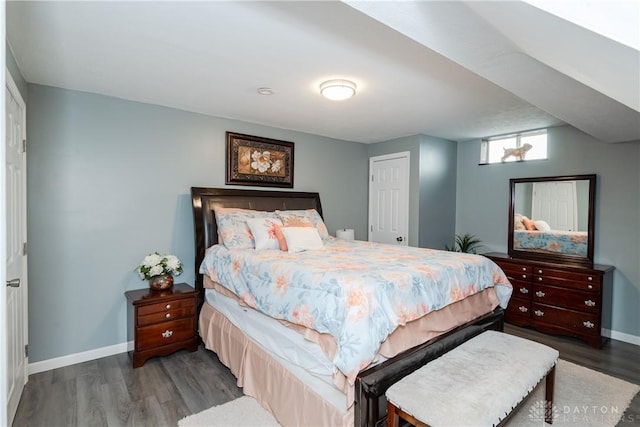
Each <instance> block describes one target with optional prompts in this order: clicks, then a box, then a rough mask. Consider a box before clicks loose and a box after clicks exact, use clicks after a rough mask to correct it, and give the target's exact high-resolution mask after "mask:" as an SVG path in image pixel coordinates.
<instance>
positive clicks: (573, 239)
mask: <svg viewBox="0 0 640 427" xmlns="http://www.w3.org/2000/svg"><path fill="white" fill-rule="evenodd" d="M587 237H588V236H587V233H586V232H584V231H559V230H552V231H538V230H533V231H529V230H515V231H514V232H513V248H514V249H531V250H538V251H544V252H553V253H562V254H568V255H577V256H581V257H586V256H587V240H588V239H587Z"/></svg>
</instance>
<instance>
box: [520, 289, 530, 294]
mask: <svg viewBox="0 0 640 427" xmlns="http://www.w3.org/2000/svg"><path fill="white" fill-rule="evenodd" d="M520 293H521V294H528V293H529V289H527V288H520Z"/></svg>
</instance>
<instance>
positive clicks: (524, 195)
mask: <svg viewBox="0 0 640 427" xmlns="http://www.w3.org/2000/svg"><path fill="white" fill-rule="evenodd" d="M509 187H510V193H511V194H510V203H509V232H508V236H509V237H508V249H509V255H510V256H512V257H514V258H529V259H539V260H541V261H550V262H561V263H570V264H579V265H591V264H593V241H594V212H595V209H594V204H595V193H596V176H595V175H573V176H552V177H539V178H514V179H510V180H509Z"/></svg>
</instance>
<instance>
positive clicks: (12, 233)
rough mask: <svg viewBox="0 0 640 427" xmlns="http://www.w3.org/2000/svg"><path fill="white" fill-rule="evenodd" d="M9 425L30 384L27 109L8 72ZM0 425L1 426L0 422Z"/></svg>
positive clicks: (6, 89)
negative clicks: (28, 362) (25, 386)
mask: <svg viewBox="0 0 640 427" xmlns="http://www.w3.org/2000/svg"><path fill="white" fill-rule="evenodd" d="M5 99H6V100H5V105H6V109H5V126H6V136H5V147H6V165H5V166H6V208H5V209H6V220H7V224H6V227H7V247H6V257H7V259H6V269H7V275H6V278H7V279H6V280H7V284H6V292H7V299H6V301H7V325H6V331H7V337H6V340H7V389H6V390H7V418H8V420H7V424H8V425H11V422H12V421H13V417H14V416H15V413H16V409H17V408H18V402H20V396H21V395H22V390H23V389H24V385H25V383H26V382H27V355H26V351H25V346H26V344H27V257H26V253H25V249H26V212H27V204H26V190H27V187H26V172H27V170H26V153H25V150H24V141H25V138H26V133H25V118H26V114H25V111H26V108H25V104H24V101H23V100H22V97H21V96H20V93H19V92H18V89H17V87H16V85H15V83H14V82H13V79H12V78H11V76H10V74H9V73H6V88H5ZM0 424H1V423H0Z"/></svg>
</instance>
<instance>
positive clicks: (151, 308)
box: [138, 298, 196, 316]
mask: <svg viewBox="0 0 640 427" xmlns="http://www.w3.org/2000/svg"><path fill="white" fill-rule="evenodd" d="M189 307H191V308H193V309H194V310H195V308H196V302H195V299H194V298H182V299H173V300H171V301H164V302H159V303H155V304H147V305H141V306H140V307H139V308H138V315H139V316H144V315H147V314H151V313H158V312H168V311H170V310H175V309H182V308H189Z"/></svg>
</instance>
